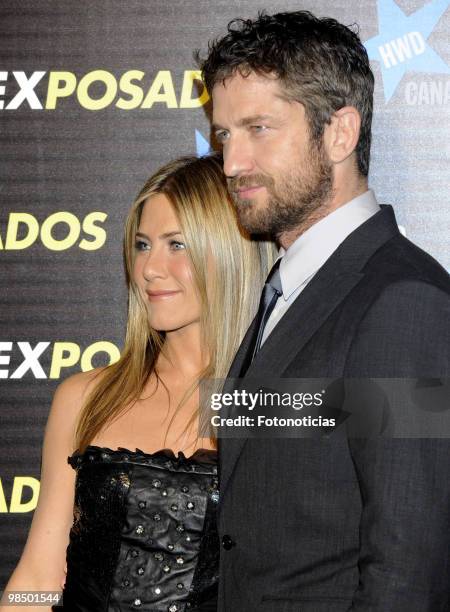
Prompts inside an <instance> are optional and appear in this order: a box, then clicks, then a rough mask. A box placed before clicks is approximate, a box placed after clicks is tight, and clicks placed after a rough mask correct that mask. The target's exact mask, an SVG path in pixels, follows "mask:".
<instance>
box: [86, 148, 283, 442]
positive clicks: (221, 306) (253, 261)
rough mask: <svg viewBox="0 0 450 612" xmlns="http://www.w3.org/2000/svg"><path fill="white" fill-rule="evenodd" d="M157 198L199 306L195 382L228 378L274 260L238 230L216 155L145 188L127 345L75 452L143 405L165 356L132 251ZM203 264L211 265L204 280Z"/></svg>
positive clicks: (168, 170)
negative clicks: (200, 355) (173, 223)
mask: <svg viewBox="0 0 450 612" xmlns="http://www.w3.org/2000/svg"><path fill="white" fill-rule="evenodd" d="M156 194H164V195H165V196H166V197H167V198H168V199H169V200H170V202H171V203H172V205H173V208H174V210H175V213H176V215H177V217H178V220H179V222H180V226H181V230H182V232H183V235H184V240H185V242H186V245H187V253H188V255H189V257H190V260H191V265H192V271H193V277H194V282H195V284H196V287H197V291H198V294H199V298H200V302H201V312H202V314H201V338H202V349H203V351H204V354H205V355H208V363H207V365H206V367H205V368H204V369H203V371H202V372H199V378H213V379H223V378H225V377H226V375H227V373H228V370H229V367H230V365H231V362H232V360H233V357H234V355H235V353H236V351H237V349H238V347H239V344H240V342H241V340H242V338H243V336H244V334H245V331H246V330H247V328H248V326H249V324H250V322H251V320H252V318H253V316H254V314H255V312H256V309H257V306H258V301H259V295H260V291H261V288H262V286H263V284H264V279H265V278H266V276H267V273H268V270H269V269H270V266H271V265H272V262H273V259H274V253H275V251H274V246H273V245H272V243H270V242H265V241H259V242H257V241H252V240H250V238H249V236H248V234H247V233H246V232H245V230H244V229H242V228H241V227H240V226H239V224H238V220H237V216H236V213H235V209H234V206H233V204H232V202H231V200H230V196H229V194H228V191H227V186H226V181H225V178H224V175H223V170H222V160H221V157H220V156H219V155H218V154H214V155H210V156H207V157H201V158H197V157H183V158H180V159H178V160H175V161H173V162H170V163H169V164H167V165H165V166H164V167H163V168H161V169H160V170H158V172H156V173H155V174H154V175H153V176H152V177H151V178H150V179H149V180H148V181H147V182H146V183H145V185H144V187H143V188H142V190H141V192H140V193H139V195H138V196H137V198H136V200H135V202H134V204H133V206H132V208H131V210H130V213H129V215H128V218H127V221H126V227H125V240H124V256H125V264H126V272H127V283H128V321H127V329H126V337H125V345H124V348H123V351H122V354H121V357H120V359H119V361H117V362H116V363H114V364H112V365H110V366H108V367H107V368H106V369H105V370H103V371H102V375H101V376H100V377H99V378H98V380H97V381H96V385H95V387H94V389H93V391H92V392H91V393H90V395H89V396H88V398H87V400H86V403H85V405H84V407H83V408H82V411H81V414H80V417H79V420H78V423H77V427H76V432H75V448H78V449H79V450H80V451H84V449H85V448H86V446H88V445H89V443H90V442H91V441H92V440H93V439H94V438H95V436H96V435H97V434H98V433H99V432H100V431H101V430H102V429H103V428H104V427H105V426H106V425H107V424H108V423H110V422H111V421H113V420H114V419H115V418H117V417H118V416H119V415H120V414H121V413H122V412H123V411H124V410H125V409H126V408H127V407H130V406H131V405H132V404H133V402H135V401H137V400H138V399H139V398H140V396H141V395H142V392H143V390H144V386H145V384H146V382H147V381H148V379H149V376H150V375H151V374H152V373H155V374H156V375H157V371H156V369H155V366H156V362H157V359H158V355H159V354H160V352H161V350H163V346H164V334H163V333H160V332H158V331H156V330H154V329H152V328H151V327H150V325H149V323H148V314H147V310H146V306H145V304H144V302H143V300H142V299H141V297H140V294H139V291H138V288H137V286H136V285H135V283H134V281H133V266H134V259H135V246H134V245H135V240H136V232H137V231H138V227H139V222H140V218H141V213H142V209H143V206H144V204H145V202H146V201H147V199H148V198H149V197H151V196H152V195H156ZM209 255H210V256H211V257H209ZM208 259H210V260H212V262H213V266H212V268H213V270H212V271H211V272H212V273H211V274H209V277H208V271H207V261H208ZM207 277H208V278H207ZM194 388H195V386H194Z"/></svg>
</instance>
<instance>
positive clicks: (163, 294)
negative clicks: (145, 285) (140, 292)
mask: <svg viewBox="0 0 450 612" xmlns="http://www.w3.org/2000/svg"><path fill="white" fill-rule="evenodd" d="M145 293H146V294H147V297H148V299H149V300H150V301H151V302H155V301H158V300H166V299H169V298H171V297H173V296H174V295H177V294H178V293H180V291H179V290H173V291H146V292H145Z"/></svg>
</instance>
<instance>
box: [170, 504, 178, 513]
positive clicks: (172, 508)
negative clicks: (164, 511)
mask: <svg viewBox="0 0 450 612" xmlns="http://www.w3.org/2000/svg"><path fill="white" fill-rule="evenodd" d="M170 509H171V510H173V511H174V512H176V511H177V510H178V506H177V505H176V504H172V505H171V506H170Z"/></svg>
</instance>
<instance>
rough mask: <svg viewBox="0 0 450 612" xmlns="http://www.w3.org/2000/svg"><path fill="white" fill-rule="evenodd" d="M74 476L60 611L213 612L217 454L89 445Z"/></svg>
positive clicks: (76, 457)
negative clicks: (73, 491)
mask: <svg viewBox="0 0 450 612" xmlns="http://www.w3.org/2000/svg"><path fill="white" fill-rule="evenodd" d="M68 461H69V463H70V464H71V465H72V467H73V468H74V469H75V470H76V471H77V478H76V485H75V506H74V523H73V527H72V529H71V531H70V541H69V546H68V548H67V579H66V585H65V587H64V596H63V599H64V609H65V610H73V611H79V612H81V611H82V612H85V611H86V612H87V611H89V612H97V611H100V610H101V611H105V612H117V611H124V610H133V611H138V610H141V611H145V612H194V611H197V610H199V611H200V610H205V611H206V610H215V609H216V607H215V602H216V596H217V581H218V562H219V541H218V536H217V528H216V507H217V503H218V497H219V492H218V479H217V459H216V452H215V451H209V450H204V449H200V450H198V451H196V453H195V454H194V455H193V456H192V457H189V458H186V457H185V456H184V455H183V453H179V454H178V456H177V457H176V456H175V455H174V454H173V453H172V451H168V450H163V451H159V452H157V453H154V454H147V453H143V452H142V451H140V450H136V451H129V450H126V449H118V450H110V449H107V448H99V447H96V446H89V447H88V448H87V449H86V451H85V452H84V453H83V454H80V453H77V452H75V453H74V454H73V455H72V456H71V457H69V458H68Z"/></svg>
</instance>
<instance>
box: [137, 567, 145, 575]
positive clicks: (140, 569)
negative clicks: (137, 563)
mask: <svg viewBox="0 0 450 612" xmlns="http://www.w3.org/2000/svg"><path fill="white" fill-rule="evenodd" d="M144 572H145V569H144V568H143V567H138V571H137V573H138V574H139V576H142V574H143V573H144Z"/></svg>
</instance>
